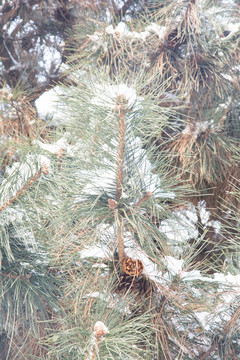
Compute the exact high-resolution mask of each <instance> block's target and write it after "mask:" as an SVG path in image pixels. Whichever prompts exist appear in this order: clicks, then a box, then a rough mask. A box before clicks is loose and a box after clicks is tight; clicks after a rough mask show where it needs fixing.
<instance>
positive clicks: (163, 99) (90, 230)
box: [0, 0, 240, 360]
mask: <svg viewBox="0 0 240 360" xmlns="http://www.w3.org/2000/svg"><path fill="white" fill-rule="evenodd" d="M145 3H146V8H145V11H142V12H141V13H138V14H137V15H136V16H133V17H132V18H131V20H130V19H129V18H128V16H127V15H128V14H127V9H125V10H126V13H124V11H125V10H124V7H123V8H121V11H120V12H119V11H115V12H114V13H115V15H118V16H119V17H116V18H115V20H114V21H112V24H106V23H105V22H101V19H100V20H98V21H96V19H95V20H93V19H92V20H91V21H88V19H87V20H86V22H85V23H84V25H83V24H81V26H76V29H75V35H74V36H73V38H72V41H71V46H70V49H71V51H70V52H71V53H72V54H73V55H72V56H71V57H69V59H68V60H69V62H68V70H67V71H66V74H65V75H64V78H65V79H67V85H66V83H65V85H62V87H61V95H60V96H59V100H58V104H57V105H58V107H57V108H58V111H57V114H56V115H55V117H54V120H52V121H51V120H50V121H49V122H48V123H46V124H44V123H43V122H42V121H40V120H39V119H37V116H36V112H35V110H34V109H33V108H32V105H31V104H30V102H29V103H27V105H26V104H25V107H24V106H20V105H21V104H23V103H24V101H22V102H21V101H19V99H24V93H23V92H21V91H20V90H17V89H16V92H15V93H14V94H13V95H11V94H10V95H9V93H8V91H9V90H8V89H7V88H6V89H5V88H4V89H3V90H2V95H1V96H2V105H1V110H2V117H1V122H0V130H1V143H0V150H1V153H2V154H3V156H2V157H1V159H0V162H1V171H2V172H1V178H0V224H1V230H0V264H1V272H0V278H1V279H0V280H1V288H0V290H1V292H0V294H1V295H0V304H1V310H0V346H1V347H2V348H3V352H2V356H4V359H5V358H6V359H9V360H12V359H58V360H61V359H76V360H77V359H86V360H94V359H101V360H105V359H106V360H108V359H109V360H110V359H122V360H127V359H129V360H130V359H136V360H137V359H139V360H140V359H147V360H168V359H169V360H170V359H175V360H176V359H178V360H180V359H184V360H195V359H199V360H204V359H208V360H210V359H213V360H214V359H215V360H218V359H221V360H223V359H226V360H230V359H231V360H233V359H240V357H239V354H240V334H239V321H240V316H239V286H240V274H239V264H238V262H239V235H240V233H239V215H240V214H239V211H240V206H239V204H240V203H239V201H240V198H239V194H240V192H239V156H240V154H239V138H240V133H239V103H238V98H239V69H238V67H239V65H238V60H239V50H238V46H239V39H240V26H239V23H238V21H239V15H238V13H237V6H238V5H237V3H235V2H234V1H232V2H231V4H230V5H229V7H228V8H227V9H226V8H225V7H224V4H225V2H224V1H216V2H215V1H211V2H209V1H206V0H194V1H193V0H191V1H189V0H179V1H177V2H172V1H161V2H158V3H157V4H156V2H154V1H151V2H145ZM115 10H116V9H115ZM124 15H126V17H125V19H124ZM109 16H110V15H109ZM216 19H217V20H218V21H217V22H216ZM119 20H121V21H119ZM123 20H124V21H123ZM230 20H231V21H232V22H231V23H230ZM73 44H75V47H73ZM6 109H10V111H9V112H8V114H7V115H6ZM32 121H34V122H32ZM0 356H1V355H0Z"/></svg>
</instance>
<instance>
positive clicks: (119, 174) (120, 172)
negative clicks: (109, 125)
mask: <svg viewBox="0 0 240 360" xmlns="http://www.w3.org/2000/svg"><path fill="white" fill-rule="evenodd" d="M119 100H120V102H119V104H117V106H116V109H117V111H119V123H118V126H119V147H118V160H117V202H119V201H120V199H121V197H122V188H123V157H124V145H125V143H124V133H125V119H124V115H125V107H124V97H123V95H121V96H120V97H119ZM117 238H118V251H119V263H120V267H121V269H122V262H123V259H124V257H125V253H124V241H123V218H122V216H121V215H120V216H119V218H118V219H117Z"/></svg>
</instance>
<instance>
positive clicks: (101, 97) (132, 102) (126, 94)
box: [91, 83, 143, 110]
mask: <svg viewBox="0 0 240 360" xmlns="http://www.w3.org/2000/svg"><path fill="white" fill-rule="evenodd" d="M93 93H94V96H93V98H92V99H91V103H92V104H94V105H97V106H103V107H107V108H109V109H112V110H114V109H116V108H117V99H118V98H119V97H120V96H122V97H123V98H124V101H126V104H125V106H126V107H127V108H128V109H132V108H133V107H135V108H136V106H139V104H140V102H141V101H142V99H143V98H142V97H139V96H137V94H136V90H135V89H134V88H131V87H129V86H127V85H126V84H124V83H121V84H119V85H110V84H95V85H94V91H93Z"/></svg>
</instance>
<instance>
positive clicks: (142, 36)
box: [93, 22, 167, 41]
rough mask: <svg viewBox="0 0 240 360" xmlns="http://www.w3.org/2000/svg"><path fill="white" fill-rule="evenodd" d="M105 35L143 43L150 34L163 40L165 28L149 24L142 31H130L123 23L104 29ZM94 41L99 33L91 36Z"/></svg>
mask: <svg viewBox="0 0 240 360" xmlns="http://www.w3.org/2000/svg"><path fill="white" fill-rule="evenodd" d="M105 31H106V33H107V34H110V35H115V36H120V37H123V38H127V39H131V40H142V41H145V40H146V38H147V37H148V36H150V35H151V34H156V35H157V36H158V37H159V39H162V40H163V39H164V36H165V35H166V34H167V27H166V26H161V25H158V24H156V23H151V24H150V25H148V26H147V27H146V28H145V30H144V31H141V32H137V31H130V30H129V28H128V26H127V24H126V23H124V22H120V23H118V25H117V26H116V27H115V28H114V27H113V25H109V26H107V27H106V29H105ZM93 36H94V37H93V39H94V41H96V40H95V39H97V38H98V36H99V33H95V34H94V35H93Z"/></svg>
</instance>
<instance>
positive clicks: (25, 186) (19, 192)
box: [0, 166, 48, 212]
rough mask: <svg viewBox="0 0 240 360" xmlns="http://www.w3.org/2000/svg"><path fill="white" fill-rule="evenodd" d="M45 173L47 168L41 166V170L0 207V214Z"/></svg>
mask: <svg viewBox="0 0 240 360" xmlns="http://www.w3.org/2000/svg"><path fill="white" fill-rule="evenodd" d="M47 173H48V170H47V167H46V166H43V167H42V168H41V170H39V171H38V172H37V173H36V174H35V175H34V176H33V177H32V178H31V179H30V180H28V182H27V183H26V184H25V185H24V186H23V187H22V188H21V189H20V190H18V191H17V193H16V194H15V195H14V196H13V197H12V198H11V199H10V200H8V201H7V202H6V203H5V204H3V205H2V206H0V212H1V211H3V210H4V209H5V208H6V207H8V206H10V205H12V204H13V203H14V202H15V201H16V200H17V199H18V198H19V197H20V196H21V195H22V194H23V193H24V191H25V190H27V189H28V188H29V187H30V186H31V185H32V184H33V183H34V182H35V181H36V180H37V179H38V178H39V177H40V176H41V174H47Z"/></svg>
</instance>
